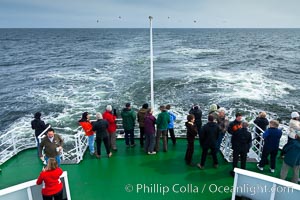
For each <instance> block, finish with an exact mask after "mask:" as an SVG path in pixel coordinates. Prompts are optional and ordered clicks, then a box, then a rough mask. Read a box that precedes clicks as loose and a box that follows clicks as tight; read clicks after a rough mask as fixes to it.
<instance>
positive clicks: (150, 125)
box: [144, 114, 156, 134]
mask: <svg viewBox="0 0 300 200" xmlns="http://www.w3.org/2000/svg"><path fill="white" fill-rule="evenodd" d="M155 122H156V118H155V117H154V116H153V115H152V114H146V116H145V123H144V130H145V134H155Z"/></svg>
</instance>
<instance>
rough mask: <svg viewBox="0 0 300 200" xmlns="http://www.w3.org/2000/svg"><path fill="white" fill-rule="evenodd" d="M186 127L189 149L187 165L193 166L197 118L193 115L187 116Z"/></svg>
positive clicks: (187, 150) (187, 151)
mask: <svg viewBox="0 0 300 200" xmlns="http://www.w3.org/2000/svg"><path fill="white" fill-rule="evenodd" d="M185 126H186V129H187V131H186V138H187V142H188V144H187V149H186V153H185V158H184V160H185V163H186V164H187V165H190V166H193V163H192V159H193V154H194V141H195V137H196V136H197V132H198V131H197V126H196V124H195V116H194V115H192V114H189V115H188V116H187V122H185Z"/></svg>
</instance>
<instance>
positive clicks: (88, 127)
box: [79, 122, 94, 136]
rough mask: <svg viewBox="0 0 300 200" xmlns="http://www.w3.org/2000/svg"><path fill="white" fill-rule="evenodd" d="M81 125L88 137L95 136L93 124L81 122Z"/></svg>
mask: <svg viewBox="0 0 300 200" xmlns="http://www.w3.org/2000/svg"><path fill="white" fill-rule="evenodd" d="M79 124H80V125H81V127H82V128H83V130H84V132H85V135H86V136H91V135H93V134H94V131H93V126H92V123H91V122H79Z"/></svg>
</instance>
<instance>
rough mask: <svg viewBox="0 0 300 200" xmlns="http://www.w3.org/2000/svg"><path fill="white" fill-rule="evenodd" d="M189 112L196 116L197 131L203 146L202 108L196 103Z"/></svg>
mask: <svg viewBox="0 0 300 200" xmlns="http://www.w3.org/2000/svg"><path fill="white" fill-rule="evenodd" d="M189 114H192V115H194V116H195V124H196V126H197V132H198V136H199V143H200V146H202V144H201V140H200V135H201V132H200V131H201V127H202V111H201V110H200V107H199V106H198V105H196V104H195V105H194V106H193V107H192V108H191V109H190V111H189Z"/></svg>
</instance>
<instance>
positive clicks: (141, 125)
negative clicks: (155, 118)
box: [137, 103, 149, 148]
mask: <svg viewBox="0 0 300 200" xmlns="http://www.w3.org/2000/svg"><path fill="white" fill-rule="evenodd" d="M148 106H149V105H148V104H147V103H145V104H143V106H142V108H141V109H140V110H139V111H138V113H137V121H138V123H139V128H140V145H141V148H143V147H144V138H145V130H144V121H145V115H146V113H147V110H148Z"/></svg>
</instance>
